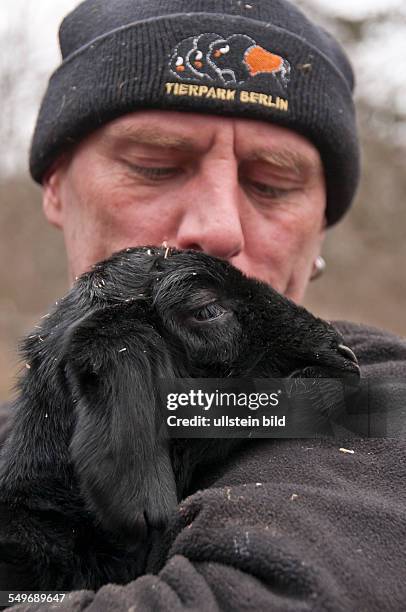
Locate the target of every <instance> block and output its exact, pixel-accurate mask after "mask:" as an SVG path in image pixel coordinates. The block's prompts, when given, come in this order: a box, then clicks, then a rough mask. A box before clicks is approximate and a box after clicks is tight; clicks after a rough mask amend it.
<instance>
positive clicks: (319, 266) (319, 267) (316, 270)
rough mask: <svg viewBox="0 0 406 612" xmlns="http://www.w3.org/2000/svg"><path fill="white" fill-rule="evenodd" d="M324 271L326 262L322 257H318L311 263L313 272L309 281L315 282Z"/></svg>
mask: <svg viewBox="0 0 406 612" xmlns="http://www.w3.org/2000/svg"><path fill="white" fill-rule="evenodd" d="M325 269H326V261H325V259H324V257H322V256H321V255H319V256H318V257H317V258H316V259H315V261H314V263H313V271H312V275H311V277H310V280H316V279H317V278H320V276H322V275H323V274H324V271H325Z"/></svg>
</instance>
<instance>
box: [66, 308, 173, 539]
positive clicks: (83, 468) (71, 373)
mask: <svg viewBox="0 0 406 612" xmlns="http://www.w3.org/2000/svg"><path fill="white" fill-rule="evenodd" d="M137 315H138V316H137ZM139 316H140V315H139V312H138V313H137V306H136V304H134V305H128V304H127V305H123V306H121V305H120V306H119V307H107V308H105V309H102V310H98V311H95V312H93V313H90V314H89V315H87V316H85V317H84V318H82V319H81V320H79V321H78V322H76V323H75V324H73V325H72V327H71V328H70V329H69V330H68V332H67V336H66V339H65V343H64V359H65V363H66V369H65V371H66V375H67V378H68V383H69V384H70V386H71V389H72V392H73V396H74V398H75V400H74V401H75V406H76V411H77V421H76V425H75V428H74V432H73V436H72V442H71V454H72V460H73V464H74V466H75V469H76V472H77V475H78V477H79V482H80V487H81V491H82V495H83V497H84V498H85V501H86V503H87V505H88V507H89V508H90V509H91V510H93V511H94V512H95V513H96V515H97V517H98V519H99V520H100V522H101V524H102V525H103V527H104V528H106V529H107V530H109V531H110V532H114V533H115V534H116V535H117V536H119V535H122V536H124V537H125V539H126V540H128V539H131V540H138V539H139V538H140V537H141V536H142V535H143V534H144V532H145V529H146V527H147V525H151V526H153V527H158V528H159V527H161V526H163V525H164V524H165V522H166V520H167V518H168V516H169V514H170V513H171V511H173V509H174V508H175V506H176V504H177V498H176V486H175V481H174V475H173V471H172V466H171V461H170V455H169V448H168V443H167V439H166V435H165V428H164V427H163V426H162V424H161V412H160V410H159V409H158V407H157V401H158V400H157V398H158V393H157V390H156V377H168V378H171V377H172V376H173V371H172V365H171V360H170V357H169V355H168V352H167V349H166V346H165V343H164V341H163V340H162V338H161V337H160V336H159V334H158V333H157V332H156V330H155V329H154V327H153V326H152V325H151V324H147V323H145V322H142V321H140V320H139Z"/></svg>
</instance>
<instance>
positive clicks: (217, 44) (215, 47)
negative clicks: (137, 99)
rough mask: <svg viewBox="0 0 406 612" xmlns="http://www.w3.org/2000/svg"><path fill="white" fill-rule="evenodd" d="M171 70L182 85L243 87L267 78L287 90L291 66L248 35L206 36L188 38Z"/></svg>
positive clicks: (180, 45) (174, 57)
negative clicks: (201, 82) (202, 82)
mask: <svg viewBox="0 0 406 612" xmlns="http://www.w3.org/2000/svg"><path fill="white" fill-rule="evenodd" d="M169 68H170V70H171V72H172V73H173V74H174V75H175V76H176V77H177V79H179V80H180V81H196V80H209V81H217V82H220V83H222V84H224V85H242V84H244V83H245V82H246V81H247V80H248V79H251V78H254V77H256V76H257V75H259V74H261V75H263V74H267V75H269V76H270V78H272V79H277V80H278V82H279V83H280V84H281V85H282V86H283V88H284V89H286V87H287V84H288V82H289V78H290V70H291V68H290V64H289V62H288V61H287V60H286V59H284V58H283V57H281V56H280V55H277V54H275V53H272V52H271V51H268V50H267V49H264V48H263V47H261V46H260V45H258V44H257V43H256V41H255V40H254V39H253V38H251V37H250V36H247V35H246V34H233V35H232V36H229V37H228V38H223V37H222V36H220V35H219V34H215V33H205V34H200V35H199V36H195V37H193V36H190V37H189V38H185V39H184V40H182V41H181V42H180V43H178V45H177V46H176V47H175V49H174V52H173V54H172V55H171V57H170V63H169Z"/></svg>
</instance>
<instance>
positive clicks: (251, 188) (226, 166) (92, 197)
mask: <svg viewBox="0 0 406 612" xmlns="http://www.w3.org/2000/svg"><path fill="white" fill-rule="evenodd" d="M325 204H326V192H325V182H324V175H323V169H322V164H321V160H320V156H319V153H318V151H317V149H316V148H315V147H314V146H313V145H312V144H311V143H310V142H308V141H307V140H306V139H304V138H303V137H301V136H299V135H298V134H296V133H294V132H292V131H290V130H287V129H285V128H280V127H277V126H274V125H271V124H269V123H265V122H262V121H256V120H255V121H253V120H248V119H232V118H224V117H215V116H212V115H201V114H192V113H190V114H189V113H179V112H169V111H152V110H150V111H143V112H137V113H133V114H129V115H125V116H123V117H121V118H119V119H117V120H115V121H112V122H110V123H108V124H106V125H105V126H104V127H101V128H100V129H99V130H97V131H96V132H94V133H93V134H91V135H90V136H88V137H87V138H86V139H84V140H83V141H82V142H81V143H80V144H79V145H78V146H77V147H76V148H75V149H74V151H73V152H72V153H71V154H70V155H67V156H66V157H65V158H62V159H61V160H60V161H59V162H58V163H57V164H56V165H55V167H54V169H53V171H52V172H50V173H49V175H48V177H47V178H46V180H45V183H44V210H45V214H46V215H47V218H48V219H49V221H50V222H51V223H53V224H54V225H56V226H58V227H60V228H62V229H63V232H64V236H65V243H66V249H67V254H68V263H69V273H70V277H71V280H72V279H73V278H74V277H75V276H79V275H80V274H81V273H82V272H84V271H86V270H88V269H89V268H90V267H91V265H92V264H94V263H95V262H97V261H99V260H101V259H104V258H106V257H108V256H109V255H111V254H112V253H113V252H115V251H119V250H121V249H123V248H126V247H129V246H141V245H157V246H160V245H162V243H164V242H166V243H167V245H168V246H175V247H178V248H183V249H197V250H201V251H204V252H206V253H209V254H211V255H215V256H217V257H221V258H223V259H227V260H228V261H230V262H231V263H232V264H233V265H234V266H236V267H237V268H239V269H240V270H242V271H243V272H244V273H246V274H247V275H248V276H251V277H256V278H258V279H260V280H263V281H265V282H267V283H270V284H271V285H272V286H273V287H274V288H275V289H277V290H278V291H280V292H281V293H284V294H285V295H287V296H288V297H290V298H291V299H293V300H295V301H296V302H300V301H301V300H302V298H303V294H304V291H305V288H306V285H307V283H308V280H309V277H310V275H311V272H312V267H313V262H314V260H315V258H316V257H317V255H318V254H319V251H320V246H321V242H322V238H323V235H324V213H325Z"/></svg>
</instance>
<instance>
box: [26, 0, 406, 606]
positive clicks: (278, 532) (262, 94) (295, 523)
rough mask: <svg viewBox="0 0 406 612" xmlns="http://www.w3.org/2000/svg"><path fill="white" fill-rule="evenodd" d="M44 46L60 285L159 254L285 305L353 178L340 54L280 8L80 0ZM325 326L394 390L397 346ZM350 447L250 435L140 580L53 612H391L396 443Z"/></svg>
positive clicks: (185, 507)
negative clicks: (50, 56) (195, 258)
mask: <svg viewBox="0 0 406 612" xmlns="http://www.w3.org/2000/svg"><path fill="white" fill-rule="evenodd" d="M60 43H61V49H62V54H63V62H62V64H61V66H60V67H59V69H58V70H57V71H56V72H55V73H54V75H53V76H52V78H51V80H50V83H49V87H48V90H47V92H46V94H45V97H44V100H43V104H42V107H41V110H40V114H39V118H38V122H37V126H36V131H35V134H34V139H33V143H32V149H31V173H32V176H33V178H34V179H35V180H36V181H37V182H40V183H42V185H43V189H44V199H43V202H44V212H45V215H46V217H47V219H48V220H49V221H50V222H51V223H52V224H54V225H56V226H57V227H59V228H61V229H62V230H63V233H64V238H65V243H66V250H67V256H68V262H69V273H70V278H71V280H73V279H74V278H75V277H76V276H78V275H79V274H81V273H82V272H84V271H85V270H87V269H89V267H91V265H92V264H93V263H95V262H96V261H98V260H100V259H102V258H105V257H107V256H109V255H110V254H111V253H112V252H114V251H117V250H119V249H122V248H125V247H128V246H134V245H143V244H156V245H160V244H162V243H163V242H166V243H167V244H168V245H170V246H175V247H179V248H193V249H198V250H202V251H205V252H207V253H209V254H212V255H216V256H218V257H221V258H224V259H227V260H228V261H230V262H231V263H232V264H233V265H235V266H236V267H238V268H240V269H241V270H242V271H243V272H245V273H246V274H248V275H250V276H254V277H257V278H259V279H261V280H264V281H266V282H269V283H271V284H272V285H273V286H274V287H275V288H276V289H278V290H279V291H280V292H282V293H284V294H285V295H287V296H289V297H290V298H292V299H293V300H295V301H296V302H300V301H301V300H302V298H303V295H304V292H305V289H306V286H307V284H308V282H309V280H310V278H311V277H312V275H314V274H315V272H317V266H318V263H317V262H318V261H319V260H318V257H319V255H320V249H321V245H322V241H323V237H324V232H325V228H326V227H327V226H331V225H333V224H334V223H336V222H337V221H338V220H339V219H340V218H341V217H342V216H343V214H344V213H345V212H346V210H347V209H348V207H349V206H350V204H351V201H352V199H353V196H354V192H355V190H356V186H357V182H358V174H359V155H358V141H357V134H356V124H355V114H354V107H353V102H352V96H351V92H352V89H353V75H352V71H351V67H350V65H349V63H348V60H347V58H346V56H345V54H344V52H343V50H342V49H341V48H340V46H339V45H338V43H337V42H336V41H335V40H334V39H333V38H331V37H330V36H329V35H328V34H327V33H326V32H325V31H324V30H322V29H320V28H318V27H316V26H315V25H314V24H312V23H311V22H310V21H309V20H308V19H307V18H306V17H305V16H304V15H303V14H302V13H301V12H300V11H299V10H298V9H297V8H295V7H294V6H293V5H291V4H289V3H288V2H287V1H286V0H256V1H255V2H253V3H252V4H246V3H244V2H237V1H234V0H217V2H212V1H206V2H200V1H199V0H189V1H188V2H182V0H165V1H162V2H160V1H159V0H149V1H148V2H141V1H138V2H135V1H134V0H116V1H114V2H113V1H112V0H86V1H85V2H84V3H83V4H81V5H80V6H79V7H78V8H77V9H76V10H75V11H73V12H72V13H71V14H70V15H68V16H67V17H66V19H65V20H64V22H63V24H62V26H61V29H60ZM338 327H339V328H340V330H341V331H342V333H343V334H344V335H345V338H346V343H348V344H349V345H350V346H352V347H353V348H354V350H355V351H356V353H357V355H358V358H359V361H360V364H361V370H362V374H363V376H364V377H366V378H368V377H373V376H386V377H388V378H390V377H392V378H394V377H396V376H398V377H400V376H403V377H405V375H406V345H405V343H404V342H403V341H402V340H400V339H397V338H395V337H394V336H391V335H389V334H385V333H383V332H379V331H377V330H372V329H369V328H365V327H362V326H355V325H351V324H340V325H339V326H338ZM396 389H398V388H396ZM379 393H380V395H379ZM393 393H395V391H394V390H393V387H392V386H391V384H389V386H384V387H383V388H382V389H378V399H377V400H376V401H377V402H378V404H379V405H385V407H386V408H387V409H389V408H390V406H391V402H392V401H393V397H394V396H393ZM391 394H392V395H391ZM351 445H352V446H351V447H350V448H341V449H340V448H339V446H338V445H337V444H336V443H335V442H334V441H333V442H320V441H317V442H315V441H311V442H304V441H301V440H262V441H253V442H252V443H251V444H250V445H248V446H247V447H244V449H243V450H242V451H240V452H239V453H236V454H235V455H234V456H233V457H231V458H230V459H228V460H227V461H226V462H225V463H224V465H221V466H218V465H217V466H212V469H211V470H208V472H207V473H205V474H204V475H200V477H199V478H198V479H197V480H196V482H195V483H194V490H195V491H198V492H197V493H195V495H193V496H192V497H190V498H189V499H188V500H186V501H182V503H181V504H180V506H179V508H178V513H177V515H176V516H175V517H174V519H173V521H172V523H171V525H170V527H169V528H168V531H167V533H166V534H165V537H164V538H163V539H162V540H161V541H160V542H158V543H157V544H156V546H153V547H152V550H151V554H150V558H149V562H148V564H147V567H146V568H145V576H142V577H141V578H138V579H137V580H135V581H134V582H132V583H130V584H129V585H126V586H122V587H118V586H114V585H107V586H106V587H103V588H102V589H101V590H100V591H99V592H98V593H97V594H95V593H88V592H86V593H83V592H78V593H77V594H75V595H73V601H71V602H70V603H66V605H65V607H63V606H62V607H61V609H72V610H73V609H81V610H83V609H86V610H95V611H96V610H97V611H102V610H136V609H139V610H186V609H190V610H210V611H211V610H346V611H348V610H361V609H362V610H368V611H371V610H401V609H402V608H403V605H404V604H403V601H404V597H405V595H406V592H405V590H406V587H405V584H404V580H401V578H400V576H399V572H398V568H400V567H402V565H403V566H404V565H405V562H406V556H405V552H404V547H402V546H401V545H400V542H401V540H402V536H403V537H404V535H405V533H406V519H405V516H406V513H405V509H406V505H405V495H404V486H403V484H402V477H403V475H404V467H405V462H404V443H403V442H402V440H389V439H384V438H383V439H379V440H373V439H355V440H352V441H351ZM347 451H349V452H347ZM75 606H76V607H75ZM27 609H28V608H27ZM30 609H33V608H30Z"/></svg>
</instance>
